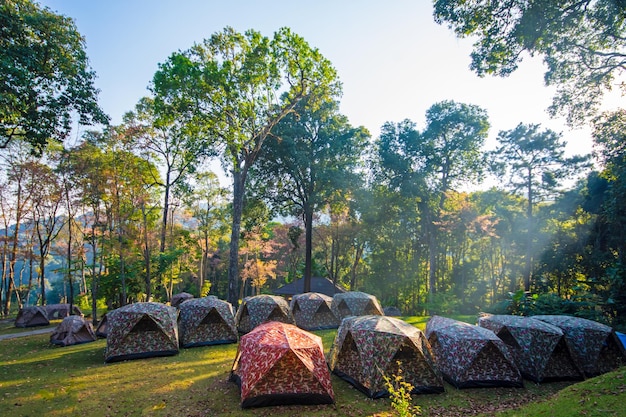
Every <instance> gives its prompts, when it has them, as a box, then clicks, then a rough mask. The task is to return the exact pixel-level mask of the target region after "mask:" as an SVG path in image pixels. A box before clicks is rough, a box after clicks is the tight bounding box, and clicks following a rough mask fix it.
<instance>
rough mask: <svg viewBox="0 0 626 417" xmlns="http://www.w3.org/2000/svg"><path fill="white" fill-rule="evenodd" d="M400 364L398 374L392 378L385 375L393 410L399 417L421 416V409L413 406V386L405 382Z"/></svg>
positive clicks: (400, 364) (399, 363) (399, 364)
mask: <svg viewBox="0 0 626 417" xmlns="http://www.w3.org/2000/svg"><path fill="white" fill-rule="evenodd" d="M397 364H398V372H397V373H396V374H394V375H392V376H387V375H383V379H384V380H385V387H386V388H387V391H389V398H391V408H393V409H394V410H395V412H396V414H397V415H398V417H414V416H417V415H420V414H421V413H422V412H421V408H420V407H419V406H417V405H413V398H412V397H411V391H413V388H414V387H413V385H411V384H410V383H409V382H407V381H405V380H404V377H403V376H402V363H401V362H400V361H398V362H397Z"/></svg>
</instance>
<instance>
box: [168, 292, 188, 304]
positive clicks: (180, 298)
mask: <svg viewBox="0 0 626 417" xmlns="http://www.w3.org/2000/svg"><path fill="white" fill-rule="evenodd" d="M192 298H193V295H192V294H189V293H188V292H180V293H178V294H174V295H173V296H172V299H171V300H170V305H171V306H172V307H180V305H181V304H182V303H184V302H185V301H187V300H191V299H192Z"/></svg>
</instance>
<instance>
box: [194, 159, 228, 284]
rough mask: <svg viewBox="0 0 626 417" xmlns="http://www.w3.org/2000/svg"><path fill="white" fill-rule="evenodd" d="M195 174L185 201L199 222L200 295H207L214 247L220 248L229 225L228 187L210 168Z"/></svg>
mask: <svg viewBox="0 0 626 417" xmlns="http://www.w3.org/2000/svg"><path fill="white" fill-rule="evenodd" d="M194 177H195V181H194V187H193V191H192V192H191V193H190V194H189V195H187V196H185V197H186V198H185V204H186V206H187V207H189V209H190V210H191V214H192V216H193V217H194V218H195V219H196V221H197V222H198V226H197V227H196V228H195V229H196V233H197V234H196V241H197V243H198V246H199V247H200V251H201V257H200V266H199V271H198V279H199V282H198V290H199V292H200V296H204V295H206V294H204V293H205V288H209V289H210V286H211V282H210V281H209V273H210V271H211V251H215V250H216V249H217V243H218V241H219V240H220V239H221V238H222V236H223V235H224V234H225V232H226V230H225V229H226V228H227V224H226V222H227V217H226V215H225V212H226V204H225V201H226V196H227V190H226V189H225V188H223V187H221V186H220V184H219V179H218V177H217V175H216V174H215V173H213V172H211V171H208V172H206V171H205V172H197V173H196V174H195V175H194ZM225 226H226V227H225Z"/></svg>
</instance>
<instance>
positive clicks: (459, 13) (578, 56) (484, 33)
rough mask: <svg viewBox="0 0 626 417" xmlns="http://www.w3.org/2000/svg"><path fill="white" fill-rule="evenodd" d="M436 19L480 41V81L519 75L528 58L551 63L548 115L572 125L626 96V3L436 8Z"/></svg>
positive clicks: (440, 3)
mask: <svg viewBox="0 0 626 417" xmlns="http://www.w3.org/2000/svg"><path fill="white" fill-rule="evenodd" d="M434 17H435V21H436V22H437V23H439V24H443V23H447V25H448V27H449V28H450V29H453V30H454V32H455V33H456V34H457V35H458V36H459V37H472V38H473V39H476V41H475V43H474V50H473V52H472V54H471V57H472V63H471V69H472V70H474V71H475V72H476V73H477V74H478V75H480V76H484V75H485V74H495V75H498V76H506V75H508V74H510V73H512V72H513V71H515V70H516V69H517V67H518V65H519V63H520V62H521V61H522V59H523V57H524V52H527V53H528V54H530V55H531V56H532V55H540V56H543V60H544V62H545V64H546V66H547V70H546V73H545V82H546V85H549V86H551V85H553V86H556V92H555V96H554V98H553V103H552V105H551V106H550V108H549V109H548V111H549V113H550V114H551V115H552V116H556V115H564V116H566V117H567V121H568V123H569V124H571V125H576V124H580V123H582V122H584V121H585V120H586V119H587V118H588V117H590V116H592V115H593V114H594V113H595V111H596V110H597V109H598V106H599V104H600V103H601V100H602V96H603V93H604V92H606V91H607V90H611V89H612V88H613V87H616V86H617V85H619V88H621V89H623V90H624V89H625V88H626V84H625V83H624V82H623V81H624V80H623V76H624V72H625V70H626V2H624V1H623V0H539V1H535V0H533V1H531V0H508V1H492V0H475V1H465V0H435V1H434Z"/></svg>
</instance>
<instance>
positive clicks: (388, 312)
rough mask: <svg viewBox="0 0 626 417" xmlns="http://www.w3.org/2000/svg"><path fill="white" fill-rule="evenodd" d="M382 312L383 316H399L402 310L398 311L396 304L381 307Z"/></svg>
mask: <svg viewBox="0 0 626 417" xmlns="http://www.w3.org/2000/svg"><path fill="white" fill-rule="evenodd" d="M383 313H384V314H385V316H392V317H400V316H401V315H402V311H400V309H399V308H398V307H396V306H387V307H383Z"/></svg>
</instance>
